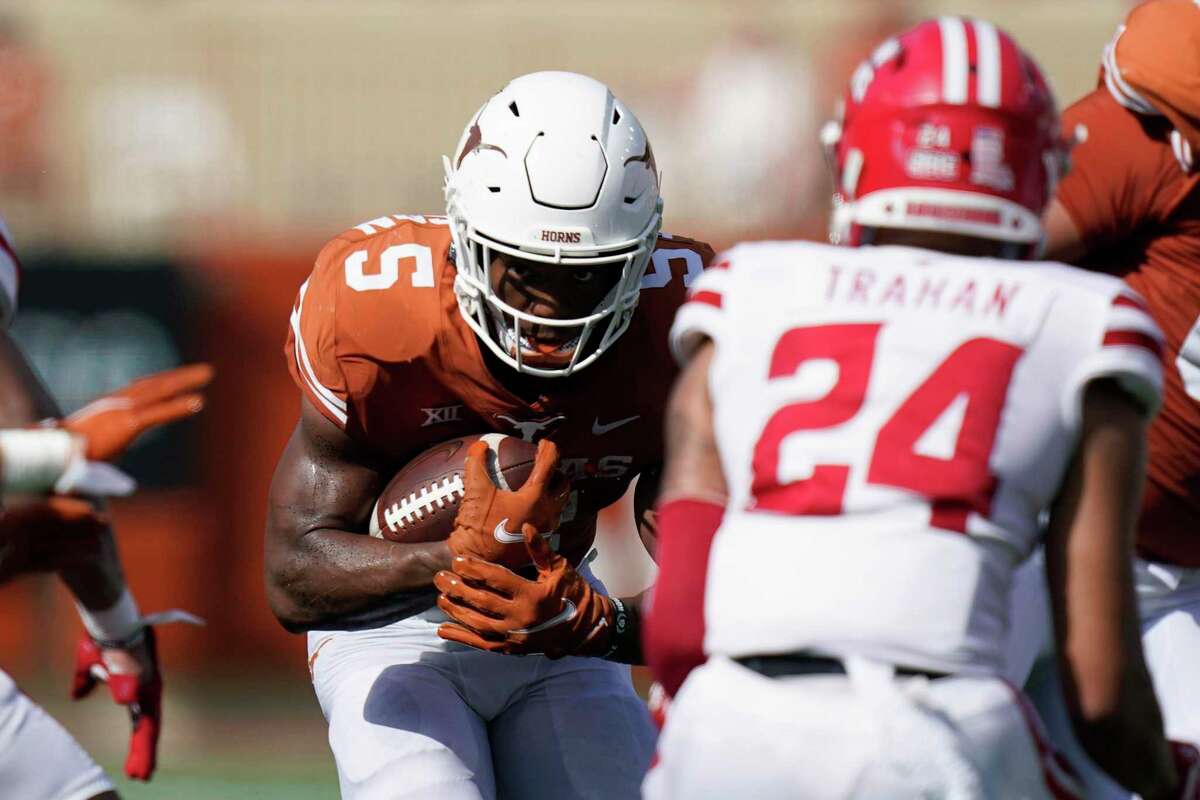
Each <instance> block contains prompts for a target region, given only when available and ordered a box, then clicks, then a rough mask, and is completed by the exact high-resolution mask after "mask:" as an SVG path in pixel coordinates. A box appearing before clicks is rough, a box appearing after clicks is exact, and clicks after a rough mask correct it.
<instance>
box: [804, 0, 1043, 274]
mask: <svg viewBox="0 0 1200 800" xmlns="http://www.w3.org/2000/svg"><path fill="white" fill-rule="evenodd" d="M821 138H822V143H823V144H824V146H825V148H826V153H827V156H828V157H829V160H830V164H831V167H832V169H833V173H834V183H835V187H834V209H833V220H832V224H831V230H830V240H831V241H833V242H834V243H835V244H849V245H859V244H864V243H865V242H866V241H869V236H868V237H864V235H863V232H864V229H874V228H909V229H913V228H915V229H920V230H934V231H941V232H947V233H956V234H965V235H968V236H977V237H981V238H985V239H995V240H1000V241H1005V242H1013V243H1016V244H1018V245H1028V247H1022V248H1021V249H1022V254H1025V255H1032V254H1033V252H1034V250H1035V249H1036V246H1037V245H1038V243H1039V242H1040V241H1041V238H1042V226H1041V221H1040V217H1041V213H1042V209H1043V208H1044V207H1045V205H1046V203H1048V202H1049V200H1050V197H1051V195H1052V194H1053V192H1054V184H1055V182H1056V181H1057V180H1058V178H1059V176H1060V174H1061V172H1062V169H1063V167H1064V165H1065V163H1066V155H1067V146H1066V143H1065V142H1064V141H1063V139H1062V137H1061V134H1060V131H1059V121H1058V112H1057V109H1056V107H1055V103H1054V97H1053V95H1052V94H1051V92H1050V89H1049V87H1048V86H1047V85H1046V81H1045V79H1044V78H1043V77H1042V73H1041V70H1040V69H1039V68H1038V66H1037V64H1036V63H1034V61H1033V59H1032V58H1030V57H1029V56H1028V55H1027V54H1026V53H1025V52H1023V51H1022V50H1021V48H1020V47H1019V46H1017V43H1016V42H1014V41H1013V39H1012V37H1010V36H1009V35H1008V34H1006V33H1004V32H1002V31H999V30H997V29H996V27H995V26H994V25H992V24H991V23H990V22H985V21H984V20H979V19H971V18H964V17H941V18H939V19H936V20H927V21H925V22H922V23H920V24H919V25H917V26H916V27H914V28H912V29H910V30H908V31H907V32H905V33H903V34H901V35H899V36H898V37H895V38H891V39H888V40H887V41H885V42H884V43H883V44H881V45H880V46H879V47H877V48H876V49H875V52H874V53H873V54H872V55H871V57H870V58H868V59H867V60H866V61H864V62H863V63H862V64H861V65H859V67H858V69H856V70H855V72H854V75H853V76H852V77H851V79H850V87H849V89H848V90H847V92H846V96H845V99H844V101H843V103H842V106H841V108H840V113H839V115H838V119H837V120H836V121H833V122H830V123H828V124H827V125H826V126H825V128H824V130H823V131H822V133H821Z"/></svg>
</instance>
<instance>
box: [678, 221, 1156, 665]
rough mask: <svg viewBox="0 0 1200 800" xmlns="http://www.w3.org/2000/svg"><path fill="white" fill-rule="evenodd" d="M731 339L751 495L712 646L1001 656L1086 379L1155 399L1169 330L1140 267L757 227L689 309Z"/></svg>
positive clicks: (732, 417) (697, 331)
mask: <svg viewBox="0 0 1200 800" xmlns="http://www.w3.org/2000/svg"><path fill="white" fill-rule="evenodd" d="M704 337H707V338H709V339H711V340H713V342H714V343H715V345H716V351H715V355H714V359H713V362H712V365H711V368H710V374H709V378H710V383H709V391H710V394H711V397H712V402H713V407H714V428H715V432H716V437H717V443H718V449H719V451H720V458H721V466H722V469H723V471H724V474H725V478H726V481H727V483H728V486H729V492H730V499H729V503H728V506H727V508H726V513H725V518H724V521H723V523H722V525H721V528H720V530H719V531H718V532H717V535H716V538H715V539H714V541H713V546H712V550H711V553H710V557H709V565H708V575H707V583H706V587H705V598H704V609H705V625H706V633H705V649H706V651H707V652H709V653H719V654H724V655H730V656H738V655H750V654H766V653H780V652H791V651H797V650H809V651H814V652H820V653H826V654H830V655H849V654H855V653H856V654H861V655H866V656H871V657H876V658H882V659H886V660H889V661H891V662H893V663H897V664H900V665H905V666H909V667H914V668H921V669H929V670H937V671H947V672H959V673H971V672H978V673H992V672H994V671H995V670H997V669H998V668H999V666H1000V664H1001V661H1002V657H1001V653H1000V643H1001V642H1002V641H1003V640H1004V632H1005V630H1006V628H1007V609H1008V602H1007V600H1008V591H1009V584H1010V580H1011V576H1012V571H1013V569H1014V568H1015V566H1016V565H1017V564H1018V563H1019V562H1020V561H1021V560H1022V559H1024V557H1025V556H1026V555H1027V554H1028V553H1029V552H1030V551H1031V549H1032V548H1033V547H1034V545H1035V544H1036V543H1037V540H1038V537H1039V535H1040V534H1039V526H1038V517H1039V514H1040V513H1041V512H1042V511H1043V510H1044V509H1046V508H1047V506H1048V505H1049V504H1050V502H1051V501H1052V500H1053V498H1054V496H1055V494H1056V493H1057V491H1058V487H1059V484H1060V482H1061V481H1062V478H1063V474H1064V472H1065V468H1066V466H1067V464H1068V462H1069V460H1070V457H1071V455H1072V452H1073V449H1074V447H1075V443H1076V440H1077V438H1078V432H1079V423H1080V411H1081V399H1082V392H1083V389H1084V386H1085V385H1086V384H1087V383H1088V382H1089V381H1091V380H1093V379H1096V378H1100V377H1106V376H1107V377H1112V378H1114V379H1116V380H1118V381H1119V382H1120V383H1121V384H1122V385H1124V386H1125V387H1126V388H1127V389H1128V390H1129V391H1130V392H1131V393H1132V394H1133V396H1134V397H1136V398H1137V399H1138V400H1139V401H1140V402H1141V403H1142V404H1143V405H1144V407H1145V408H1146V409H1147V413H1153V412H1154V411H1155V410H1156V409H1157V406H1158V402H1159V393H1160V386H1161V379H1162V378H1161V372H1160V366H1159V356H1158V353H1159V347H1160V345H1161V334H1160V332H1159V330H1158V328H1157V327H1156V325H1155V324H1154V322H1153V320H1152V319H1151V318H1150V316H1149V315H1148V314H1147V313H1146V311H1145V306H1144V303H1143V301H1142V300H1141V298H1140V297H1138V296H1137V295H1136V294H1135V293H1134V292H1132V291H1131V290H1130V289H1128V288H1127V287H1125V285H1124V284H1122V283H1121V282H1120V281H1118V280H1116V279H1114V278H1110V277H1108V276H1104V275H1097V274H1092V273H1086V272H1083V271H1081V270H1077V269H1074V268H1071V267H1067V266H1063V265H1060V264H1052V263H1030V262H1013V261H1000V260H994V259H983V258H964V257H959V256H950V255H945V254H941V253H935V252H931V251H926V250H918V249H912V248H905V247H866V248H858V249H850V248H842V247H832V246H827V245H819V244H810V243H799V242H795V243H784V242H766V243H759V244H748V245H740V246H738V247H736V248H734V249H733V250H731V251H729V252H728V253H726V254H724V256H722V257H719V258H718V260H717V262H716V263H715V264H714V266H713V267H710V268H709V269H708V270H706V271H705V272H704V274H703V275H702V276H701V277H700V278H699V279H698V280H697V281H696V283H695V284H694V285H693V287H692V292H691V294H690V296H689V301H688V302H687V303H685V305H684V306H682V307H681V309H680V312H679V315H678V316H677V317H676V320H675V324H674V327H673V328H672V331H671V345H672V348H673V350H674V352H675V354H676V356H677V357H679V358H680V359H686V358H687V356H688V355H689V354H690V353H691V352H693V350H694V348H695V347H696V346H697V345H698V344H699V343H700V342H702V341H703V339H704Z"/></svg>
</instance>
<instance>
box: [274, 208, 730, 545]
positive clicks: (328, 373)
mask: <svg viewBox="0 0 1200 800" xmlns="http://www.w3.org/2000/svg"><path fill="white" fill-rule="evenodd" d="M450 246H451V238H450V229H449V227H448V226H447V224H446V220H445V218H444V217H419V216H400V215H396V216H392V217H384V218H382V219H378V220H373V221H372V222H370V223H363V224H362V225H359V226H357V227H356V228H351V229H350V230H348V231H346V232H345V233H343V234H342V235H341V236H339V237H337V238H336V239H334V240H333V241H331V242H330V243H329V244H327V245H326V246H325V247H324V248H323V249H322V250H321V253H320V255H319V256H318V257H317V262H316V266H315V267H314V268H313V272H312V275H311V276H310V277H309V279H308V280H307V281H306V282H305V283H304V285H303V286H301V287H300V293H299V296H298V298H297V299H296V305H295V307H294V308H293V310H292V318H291V329H290V331H289V332H288V339H287V345H286V349H285V354H286V357H287V362H288V369H289V370H290V371H291V374H292V378H293V379H294V380H295V381H296V384H297V385H298V386H299V387H300V389H301V391H302V392H303V393H304V395H305V396H306V397H307V398H308V400H309V402H311V403H312V404H313V406H315V407H316V408H317V409H319V410H320V411H321V412H322V413H323V414H324V415H325V416H326V417H327V418H328V419H330V420H331V421H333V422H334V423H336V424H337V425H338V426H339V427H341V428H342V429H343V430H345V431H346V432H347V433H348V434H349V435H350V436H352V437H353V438H355V439H356V440H359V441H361V442H362V443H363V444H365V445H366V446H367V447H368V448H370V449H372V450H374V451H376V452H378V453H379V454H380V455H381V456H382V457H384V458H385V459H387V460H388V461H390V462H393V463H394V464H395V466H396V468H399V467H400V466H402V465H404V464H405V463H407V462H408V461H410V460H411V459H412V458H413V457H414V456H416V455H417V454H418V453H420V452H421V451H423V450H425V449H426V448H428V447H430V446H431V445H434V444H436V443H438V442H442V441H445V440H447V439H451V438H454V437H457V436H465V435H468V434H475V433H487V432H499V433H506V434H511V435H515V436H520V437H522V438H524V439H526V440H527V441H534V440H536V439H540V438H542V437H547V438H550V439H552V440H553V441H554V443H555V444H557V445H558V448H559V452H560V454H561V456H562V466H563V469H564V471H565V472H566V473H567V475H568V476H569V477H570V478H571V480H572V483H573V486H574V489H575V492H574V495H573V501H572V502H571V503H570V504H569V505H568V508H567V512H566V514H565V515H564V524H563V526H562V527H561V528H560V532H561V533H562V543H563V544H562V547H563V549H564V550H565V551H567V552H568V553H569V554H571V555H572V556H576V557H580V556H582V555H583V554H585V553H586V552H587V549H588V548H589V547H590V546H591V542H592V538H593V536H594V534H595V515H596V512H598V511H599V510H600V509H602V508H604V507H605V506H607V505H609V504H611V503H613V502H615V501H616V500H617V499H618V498H620V496H621V495H622V494H623V493H624V492H625V490H626V488H627V487H628V486H629V482H630V481H631V480H632V479H633V477H634V476H635V475H637V474H638V473H639V472H641V471H642V470H643V469H645V468H647V467H651V466H654V465H657V464H659V463H660V462H661V461H662V457H663V411H664V408H665V406H666V402H667V393H668V392H669V390H670V388H671V384H672V382H673V381H674V378H675V374H676V367H675V362H674V360H673V359H672V357H671V354H670V350H669V348H668V343H667V332H668V330H669V329H670V326H671V321H672V319H673V318H674V315H675V310H676V309H677V308H678V307H679V305H680V304H681V303H682V302H683V299H684V295H685V293H686V290H687V286H688V285H690V284H691V282H692V280H693V279H694V278H695V277H696V276H697V275H698V274H699V273H700V271H701V270H702V268H703V266H704V265H706V264H707V263H708V262H709V260H710V259H711V258H712V249H711V248H710V247H709V246H708V245H707V244H705V243H703V242H697V241H693V240H691V239H683V238H674V237H670V236H666V235H664V236H662V237H661V238H660V239H659V241H658V245H657V248H656V251H655V253H654V257H653V259H652V261H651V263H650V266H649V268H648V269H647V274H646V278H645V279H644V280H643V282H642V286H643V289H642V293H641V299H640V301H639V303H638V307H637V311H636V312H635V314H634V318H633V321H632V323H631V324H630V327H629V329H628V330H627V331H626V332H625V334H624V335H623V336H622V337H621V338H620V339H618V340H617V342H616V343H615V344H614V345H613V346H612V347H611V348H610V350H609V351H608V352H607V353H605V354H604V355H603V357H601V358H600V359H599V360H598V361H597V362H596V363H595V364H592V365H591V366H589V367H587V368H585V369H583V370H580V371H579V372H577V373H576V374H574V375H572V376H569V377H566V378H546V379H543V380H542V383H543V384H544V387H545V388H544V394H542V395H541V396H540V397H539V398H537V399H536V400H534V401H531V402H527V401H525V400H523V399H521V398H519V397H517V396H516V395H514V394H513V393H512V392H510V391H509V390H508V389H506V388H505V387H504V385H503V384H502V383H501V382H500V381H499V380H497V379H496V377H495V376H494V375H493V374H492V372H491V371H490V369H489V366H488V364H487V363H485V361H484V358H483V354H482V350H481V347H482V345H481V343H480V342H479V340H478V339H477V337H476V335H475V333H474V332H473V331H472V330H471V329H470V328H469V327H467V324H466V322H465V321H464V320H463V318H462V316H461V315H460V313H459V310H458V302H457V300H456V298H455V296H454V277H455V274H456V269H455V265H454V262H453V260H452V259H451V257H450ZM495 368H496V369H501V370H507V369H509V368H508V367H506V366H503V365H500V366H498V367H495Z"/></svg>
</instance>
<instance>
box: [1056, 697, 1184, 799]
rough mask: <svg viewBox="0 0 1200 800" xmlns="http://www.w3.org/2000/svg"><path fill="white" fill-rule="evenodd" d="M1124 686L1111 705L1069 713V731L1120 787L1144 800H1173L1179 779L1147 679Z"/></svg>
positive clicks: (1156, 704)
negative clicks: (1070, 726) (1116, 701)
mask: <svg viewBox="0 0 1200 800" xmlns="http://www.w3.org/2000/svg"><path fill="white" fill-rule="evenodd" d="M1126 683H1127V684H1128V685H1129V688H1128V689H1127V690H1126V691H1125V692H1123V695H1124V697H1123V698H1122V699H1121V701H1120V703H1119V705H1117V706H1116V707H1114V708H1111V709H1102V710H1101V709H1092V710H1090V711H1087V712H1083V713H1077V714H1075V715H1073V720H1072V724H1073V727H1074V729H1075V733H1076V735H1077V736H1078V737H1079V742H1080V744H1082V745H1083V748H1084V749H1085V750H1086V751H1087V753H1088V755H1090V756H1091V757H1092V759H1093V760H1094V761H1095V762H1096V763H1097V764H1099V765H1100V766H1101V767H1102V768H1103V769H1104V770H1105V771H1106V772H1107V773H1108V774H1109V775H1111V776H1112V777H1113V778H1115V779H1116V780H1117V782H1119V783H1120V784H1121V785H1122V786H1124V787H1125V788H1127V789H1130V790H1132V791H1134V792H1136V793H1137V794H1138V795H1139V796H1141V797H1143V798H1146V800H1150V798H1168V797H1174V796H1176V795H1177V784H1178V780H1179V778H1178V776H1177V775H1176V772H1175V768H1174V765H1173V763H1172V761H1171V754H1170V751H1169V750H1168V748H1167V745H1166V741H1165V739H1164V738H1163V729H1162V718H1161V717H1160V716H1159V711H1158V703H1157V702H1156V701H1155V699H1154V692H1153V689H1152V688H1151V685H1150V679H1149V676H1148V675H1144V674H1143V675H1142V676H1140V677H1139V678H1132V677H1131V678H1130V679H1129V680H1128V681H1126Z"/></svg>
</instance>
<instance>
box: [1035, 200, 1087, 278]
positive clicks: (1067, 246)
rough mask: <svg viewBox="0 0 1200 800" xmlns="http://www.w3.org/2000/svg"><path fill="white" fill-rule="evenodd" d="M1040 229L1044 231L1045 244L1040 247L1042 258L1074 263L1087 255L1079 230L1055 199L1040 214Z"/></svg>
mask: <svg viewBox="0 0 1200 800" xmlns="http://www.w3.org/2000/svg"><path fill="white" fill-rule="evenodd" d="M1042 227H1043V228H1044V229H1045V231H1046V239H1045V243H1044V244H1043V245H1042V257H1043V258H1045V259H1047V260H1049V261H1063V262H1066V263H1074V262H1076V261H1078V260H1079V259H1080V258H1082V257H1083V256H1084V255H1085V254H1086V253H1087V247H1086V246H1085V244H1084V241H1083V236H1082V235H1081V234H1080V232H1079V228H1078V227H1077V226H1076V225H1075V221H1074V220H1073V219H1071V215H1070V214H1068V213H1067V209H1066V208H1065V207H1064V206H1063V204H1062V203H1061V202H1059V201H1058V200H1057V199H1056V200H1051V201H1050V205H1049V206H1047V207H1046V211H1045V213H1044V214H1042Z"/></svg>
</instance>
